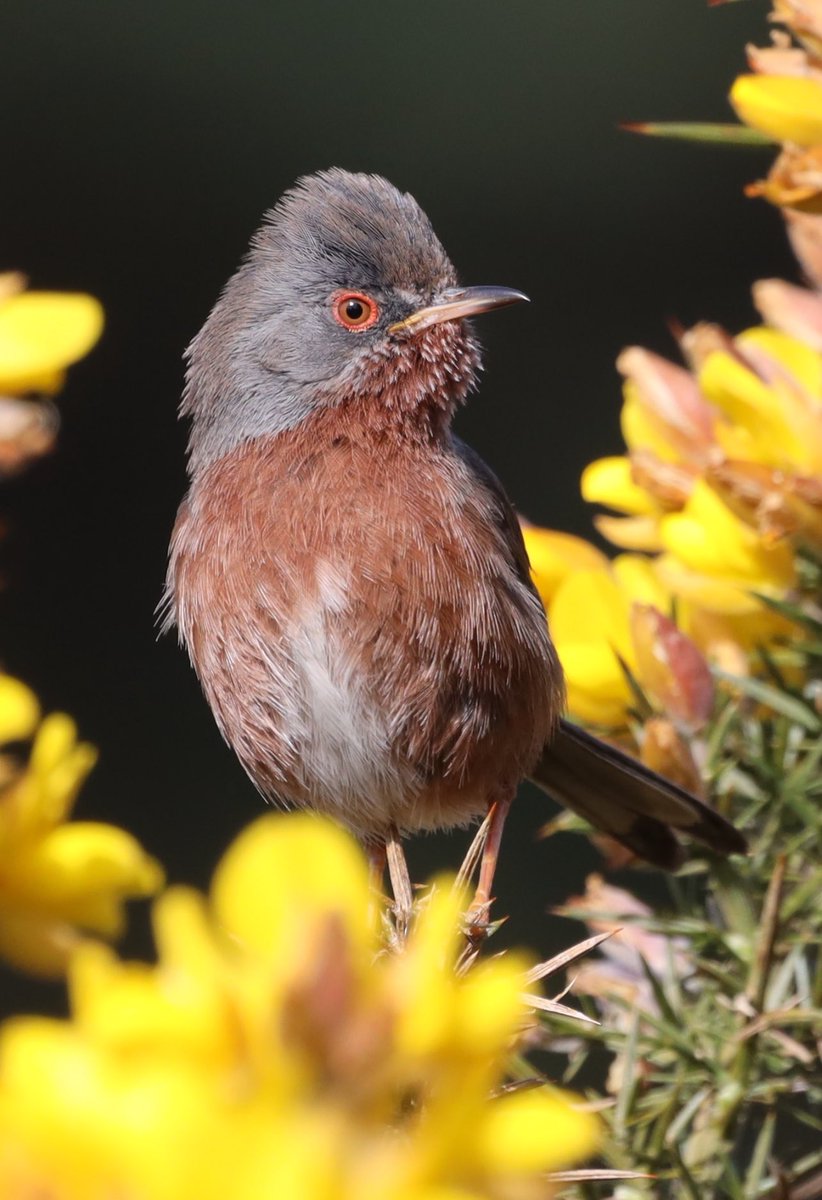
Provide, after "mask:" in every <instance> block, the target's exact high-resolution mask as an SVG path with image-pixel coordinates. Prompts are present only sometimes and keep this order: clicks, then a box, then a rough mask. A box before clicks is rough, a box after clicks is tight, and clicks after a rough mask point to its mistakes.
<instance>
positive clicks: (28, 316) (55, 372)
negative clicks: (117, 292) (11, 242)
mask: <svg viewBox="0 0 822 1200" xmlns="http://www.w3.org/2000/svg"><path fill="white" fill-rule="evenodd" d="M24 287H25V280H24V279H23V277H22V276H20V275H18V274H17V273H16V272H6V273H5V274H0V396H22V395H25V394H26V393H27V392H41V393H43V392H44V393H47V394H52V393H54V392H57V391H59V390H60V388H61V387H62V385H63V381H64V378H65V371H66V368H67V367H70V366H71V365H72V363H75V362H77V361H78V359H81V358H82V357H83V356H84V355H86V354H88V352H89V350H90V349H91V348H92V346H93V345H94V343H95V342H96V341H97V339H98V338H99V337H100V334H101V332H102V329H103V309H102V306H101V305H100V303H99V301H98V300H95V299H94V297H93V296H88V295H85V294H84V293H82V292H65V293H64V292H35V291H25V290H24Z"/></svg>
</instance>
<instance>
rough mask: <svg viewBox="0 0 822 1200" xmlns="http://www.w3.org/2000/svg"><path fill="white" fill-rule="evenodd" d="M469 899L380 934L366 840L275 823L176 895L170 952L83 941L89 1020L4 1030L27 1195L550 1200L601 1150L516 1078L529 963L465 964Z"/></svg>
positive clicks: (2, 1085)
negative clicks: (514, 1055)
mask: <svg viewBox="0 0 822 1200" xmlns="http://www.w3.org/2000/svg"><path fill="white" fill-rule="evenodd" d="M461 903H462V900H461V897H460V896H459V895H457V894H455V892H454V890H453V888H452V887H451V886H450V883H448V882H447V881H440V882H438V883H437V884H435V885H434V887H433V888H432V890H431V893H430V894H429V896H428V897H427V900H426V901H425V902H424V903H423V904H421V905H420V911H419V914H418V917H417V919H416V923H415V925H414V927H413V928H412V931H411V934H410V937H409V941H408V943H407V946H406V948H405V950H404V951H403V952H399V953H388V952H386V951H385V950H382V949H381V942H380V932H379V929H378V928H377V922H376V920H375V918H374V915H373V913H372V908H373V898H372V897H371V896H370V894H369V884H368V871H367V866H366V862H365V859H364V856H363V854H362V852H361V850H360V849H359V848H358V847H357V846H356V844H355V843H354V842H353V840H352V839H351V838H350V837H349V836H348V835H347V834H345V833H344V832H342V831H341V830H340V829H338V828H337V827H335V826H332V825H331V824H330V823H327V822H325V821H324V820H321V819H319V818H317V817H313V816H310V815H306V814H300V815H289V816H273V815H272V816H266V817H263V818H262V819H260V820H258V821H257V822H256V823H255V824H253V825H252V826H251V827H250V828H249V829H247V830H246V831H245V833H243V834H242V835H241V836H240V837H239V838H238V840H237V841H236V842H235V844H234V845H233V846H232V847H231V848H230V849H229V850H228V852H227V854H226V856H225V857H224V859H223V862H222V863H221V864H220V866H219V868H218V870H217V873H216V876H215V879H214V883H213V886H212V890H211V898H210V902H208V903H206V901H205V900H204V899H203V898H202V897H200V896H199V895H198V894H197V893H195V892H192V891H189V890H187V889H182V888H176V889H172V890H171V891H169V892H167V893H165V894H164V895H163V896H162V897H161V899H160V900H159V901H158V902H157V904H156V907H155V931H156V939H157V947H158V957H159V961H158V964H157V965H156V966H143V965H136V964H127V963H123V962H121V961H119V960H118V959H117V958H116V957H115V956H114V955H113V954H112V953H111V952H110V951H109V950H107V949H106V948H104V947H102V946H100V945H99V944H91V943H89V944H86V945H85V946H82V947H80V948H79V950H78V951H77V953H76V956H75V958H74V962H73V967H72V971H71V996H72V1018H71V1019H70V1020H69V1021H65V1022H63V1021H47V1020H43V1019H34V1018H32V1019H27V1020H26V1019H21V1018H18V1019H16V1020H15V1021H13V1022H10V1023H8V1024H7V1025H6V1026H5V1028H4V1029H3V1031H2V1034H1V1035H0V1194H2V1195H3V1196H4V1197H5V1196H7V1197H9V1198H10V1200H17V1198H20V1200H22V1197H29V1196H34V1195H38V1196H44V1197H46V1196H47V1197H48V1198H49V1200H115V1198H117V1200H120V1198H121V1197H122V1198H127V1200H191V1198H192V1197H196V1198H197V1200H225V1198H226V1197H227V1196H231V1197H232V1200H260V1197H263V1196H265V1197H269V1196H276V1197H278V1200H291V1198H293V1200H312V1198H315V1197H316V1198H317V1200H337V1198H340V1200H446V1198H451V1200H457V1198H462V1200H468V1198H469V1197H474V1198H477V1200H478V1198H481V1197H490V1198H492V1200H497V1198H499V1200H509V1198H510V1200H521V1198H525V1200H528V1198H530V1197H534V1200H537V1198H541V1197H544V1196H547V1195H550V1191H551V1187H550V1183H549V1182H548V1181H547V1180H546V1177H545V1172H547V1171H550V1170H552V1169H556V1168H560V1167H564V1166H567V1165H569V1164H571V1163H573V1162H575V1161H577V1160H579V1159H580V1158H581V1157H584V1156H585V1155H587V1154H590V1153H591V1152H592V1150H593V1149H594V1148H595V1143H596V1139H597V1126H596V1123H595V1120H594V1118H593V1117H591V1116H590V1115H588V1114H587V1113H585V1112H584V1111H581V1110H580V1109H579V1108H577V1107H575V1106H574V1105H573V1103H572V1102H571V1101H569V1099H568V1098H567V1097H565V1096H564V1095H562V1094H559V1093H556V1092H554V1091H553V1090H550V1089H539V1090H536V1091H525V1092H514V1093H512V1094H496V1092H497V1089H499V1086H500V1084H501V1083H503V1081H504V1078H505V1071H506V1062H507V1059H508V1056H509V1054H510V1052H511V1050H512V1048H513V1047H514V1046H515V1044H516V1042H517V1039H518V1037H519V1036H520V1034H521V1032H522V1030H523V1028H524V1026H525V1024H526V1019H527V1010H526V1008H525V1006H524V1002H523V1000H522V998H521V995H520V993H521V992H522V990H523V985H524V980H525V964H524V962H523V961H522V960H520V959H519V958H518V957H517V956H516V955H508V954H506V955H504V956H502V957H500V958H495V959H491V960H487V961H482V962H480V963H479V964H478V965H475V966H474V967H473V968H472V969H471V970H470V971H469V972H468V973H467V974H458V973H457V971H456V969H455V968H456V964H457V959H458V954H459V950H460V934H459V917H460V910H461Z"/></svg>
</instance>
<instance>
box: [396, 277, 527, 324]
mask: <svg viewBox="0 0 822 1200" xmlns="http://www.w3.org/2000/svg"><path fill="white" fill-rule="evenodd" d="M527 299H528V297H527V296H526V295H525V293H524V292H518V291H516V290H515V289H514V288H506V287H466V288H464V287H455V288H449V289H448V290H447V291H446V292H442V293H441V295H440V297H439V299H438V300H437V302H436V304H429V305H428V307H427V308H419V309H417V311H416V312H413V313H411V316H410V317H406V318H405V320H404V321H397V322H396V323H395V324H394V325H389V327H388V332H389V333H420V332H422V330H423V329H428V328H429V327H430V326H431V325H441V324H442V322H443V321H459V320H460V319H461V318H462V317H476V316H477V315H478V314H479V313H484V312H490V311H491V309H492V308H504V307H505V306H506V304H518V303H519V302H520V300H527Z"/></svg>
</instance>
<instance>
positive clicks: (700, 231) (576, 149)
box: [0, 0, 795, 1002]
mask: <svg viewBox="0 0 822 1200" xmlns="http://www.w3.org/2000/svg"><path fill="white" fill-rule="evenodd" d="M766 11H767V6H766V5H765V3H764V2H762V0H751V2H750V3H740V4H730V5H728V6H727V7H721V8H718V9H713V10H710V9H708V8H707V7H706V5H705V3H704V2H703V0H505V3H501V2H500V0H415V2H414V3H411V4H408V3H406V4H403V5H399V4H391V3H378V2H376V0H360V3H340V2H339V0H337V2H334V3H332V2H330V0H325V2H319V3H316V2H315V3H301V4H298V3H293V4H290V5H285V4H283V3H278V2H277V0H269V2H266V3H263V2H260V0H233V2H232V3H230V4H229V3H219V2H216V0H164V2H163V3H133V2H131V3H129V2H126V0H105V3H101V2H100V0H71V2H70V3H66V0H38V3H36V4H33V3H30V2H28V0H16V2H14V0H12V2H9V0H7V2H6V3H5V4H4V5H3V14H2V16H1V17H0V44H2V46H3V51H4V53H3V56H2V67H0V114H2V116H0V121H2V142H1V146H2V184H1V185H0V268H20V269H22V270H24V271H26V272H27V273H28V274H29V276H30V278H31V280H32V283H33V285H34V286H36V287H41V288H58V289H67V290H74V289H77V290H87V291H90V292H93V293H94V294H95V295H97V296H99V297H100V298H101V300H102V301H103V303H104V305H105V307H106V311H107V316H108V324H107V329H106V333H105V336H104V339H103V341H102V343H101V344H100V346H99V347H98V348H97V349H96V350H95V352H94V353H93V354H92V356H91V357H90V358H89V359H88V360H87V361H86V362H84V363H82V364H81V365H80V366H78V367H77V368H75V369H74V370H73V371H72V373H71V377H70V382H69V386H68V388H67V389H66V391H65V393H64V395H63V396H62V398H61V400H60V407H61V409H62V412H63V414H64V423H63V430H62V434H61V439H60V447H59V452H58V453H57V454H56V455H55V456H53V457H52V458H51V459H49V460H48V461H46V462H43V463H42V464H40V465H38V466H37V467H36V468H35V469H34V470H32V471H30V472H29V474H28V475H27V476H26V477H24V478H22V479H21V480H19V481H15V482H14V483H13V484H11V485H10V486H8V487H6V489H5V490H4V494H3V497H2V501H0V504H1V505H2V510H3V513H4V514H5V518H6V520H7V522H8V524H9V526H10V531H9V533H8V535H7V537H6V539H5V543H4V546H3V548H2V568H3V573H4V575H5V579H6V583H7V587H6V590H5V592H4V593H3V594H2V596H0V614H1V615H2V642H1V643H0V645H1V646H2V655H3V659H4V661H5V665H6V667H7V669H8V670H10V671H12V672H13V673H15V674H18V675H20V676H21V677H22V678H24V679H25V680H27V681H28V682H30V683H31V684H32V685H33V686H34V687H35V688H36V690H37V691H38V692H39V694H40V695H41V697H42V698H43V701H44V703H45V705H46V707H47V708H64V709H66V710H67V711H69V712H71V713H72V714H74V715H75V716H76V718H77V719H78V721H79V724H80V728H81V730H82V733H83V735H84V736H85V737H87V738H89V739H91V740H92V741H94V742H95V743H96V744H97V745H99V746H100V747H101V751H102V754H101V761H100V765H99V767H98V768H97V770H96V771H95V772H94V775H93V777H92V779H91V781H90V782H89V784H88V786H87V787H86V789H85V790H84V793H83V796H82V798H81V801H80V805H79V813H80V814H82V815H84V816H87V817H95V818H102V819H108V820H112V821H115V822H118V823H122V824H124V825H126V826H128V828H129V829H131V830H133V831H134V832H135V833H136V834H137V835H138V836H139V837H140V838H141V840H142V841H143V842H144V843H145V845H146V846H147V847H149V848H150V849H151V850H152V851H153V852H154V853H155V854H157V855H158V856H159V857H160V858H161V859H162V860H163V861H164V862H165V863H166V864H167V866H168V868H169V872H170V875H171V877H172V878H173V879H175V880H177V879H182V880H188V881H192V882H195V883H198V884H200V885H202V884H205V883H206V881H207V879H208V876H209V874H210V871H211V869H212V867H213V865H214V863H215V861H216V859H217V858H218V856H219V853H220V851H221V850H222V848H223V847H224V846H225V844H226V843H227V841H228V840H229V838H230V837H231V835H232V834H233V833H234V832H235V831H237V830H238V829H239V828H240V827H241V826H242V825H243V824H244V823H245V822H246V821H248V820H249V819H250V818H252V817H253V816H255V815H257V814H258V813H259V812H260V811H261V803H260V801H259V798H258V797H257V795H256V793H255V792H254V791H253V789H252V788H251V785H250V784H249V783H247V782H246V780H245V777H244V776H243V775H242V773H241V771H240V769H239V768H238V767H237V765H236V764H235V762H234V760H233V758H232V756H231V754H230V753H229V752H228V751H227V750H226V749H225V748H224V747H223V745H222V744H221V742H220V740H219V737H218V735H217V733H216V730H215V728H214V726H213V724H212V720H211V717H210V715H209V713H208V711H207V709H206V707H205V704H204V702H203V701H202V699H201V697H200V694H199V690H198V687H197V684H196V682H195V680H194V677H193V675H192V673H191V672H190V669H189V667H188V665H187V662H186V661H185V659H184V657H183V655H182V653H181V652H179V651H178V649H177V648H176V646H175V645H174V642H173V641H172V640H171V639H168V638H167V639H165V640H163V641H162V642H160V643H157V642H156V640H155V632H154V626H153V615H152V614H153V609H154V606H155V604H156V603H157V600H158V598H159V596H160V592H161V588H162V581H163V575H164V566H165V552H166V545H167V541H168V535H169V531H170V528H171V525H172V522H173V519H174V513H175V510H176V506H177V503H178V501H179V499H180V497H181V495H182V493H183V490H184V487H185V479H184V470H183V447H184V438H185V434H184V430H183V429H182V428H181V427H180V426H178V424H177V422H176V415H175V410H176V405H177V399H178V395H179V392H180V387H181V380H182V369H181V354H182V351H183V348H184V347H185V345H186V343H187V342H188V340H189V339H190V338H191V337H192V335H193V334H194V333H195V332H196V330H197V329H198V327H199V325H200V324H201V323H202V321H203V319H204V317H205V316H206V313H207V312H208V309H209V307H210V305H211V304H212V302H213V300H214V298H215V296H216V293H217V291H218V289H219V288H220V286H221V285H222V283H223V282H224V280H225V279H226V277H227V276H228V275H229V273H230V272H231V271H232V270H233V269H234V267H235V265H236V263H237V261H238V259H239V257H240V255H241V254H242V253H243V251H244V248H245V246H246V243H247V240H248V237H249V235H250V233H251V232H252V230H253V229H254V227H255V226H256V224H257V223H258V221H259V217H260V214H261V213H262V211H263V210H264V209H265V208H266V207H268V206H270V205H271V204H272V203H273V202H274V201H275V200H276V198H277V196H278V195H279V194H280V192H281V191H282V190H283V189H284V188H286V187H287V186H288V185H289V184H290V183H291V182H292V181H293V180H294V178H295V177H296V176H298V175H300V174H301V173H303V172H307V171H312V170H315V169H318V168H320V167H325V166H329V165H332V164H337V165H340V166H344V167H347V168H350V169H361V170H370V171H378V172H381V173H383V174H385V175H387V176H388V177H389V178H390V179H391V180H393V181H394V182H395V183H396V184H398V185H399V186H401V187H402V188H405V189H408V190H410V191H412V192H413V193H414V194H415V195H416V196H417V198H418V199H419V201H420V202H421V203H422V205H423V207H424V208H425V209H426V210H427V211H428V213H429V215H430V216H431V218H432V220H433V222H434V225H435V227H436V229H437V231H438V233H439V235H440V237H441V238H442V240H443V242H444V244H445V246H446V247H447V248H448V250H449V252H450V253H451V255H452V257H453V259H454V260H455V262H456V263H457V266H458V268H459V270H460V272H461V274H462V278H463V279H464V281H466V282H470V283H499V284H508V285H512V286H516V287H519V288H522V289H524V290H525V291H526V292H528V294H529V295H530V296H531V297H532V300H533V303H532V304H531V305H530V306H528V307H523V308H518V309H516V310H512V311H510V312H505V313H502V314H499V315H497V316H494V317H491V318H486V319H483V321H482V324H481V333H482V336H483V338H484V341H485V344H486V346H487V368H488V370H487V374H486V376H485V379H484V382H483V386H482V390H481V393H480V394H479V396H476V397H474V398H473V400H472V402H471V404H470V406H469V408H468V409H467V410H466V411H465V412H464V413H462V414H461V416H460V418H459V430H460V432H461V434H462V435H463V436H464V437H466V438H467V439H468V440H469V441H470V442H472V443H473V444H474V445H475V446H476V447H477V448H478V449H479V450H480V451H481V453H482V454H483V455H484V457H485V458H486V459H488V461H489V462H490V463H491V464H492V465H493V467H494V468H495V469H496V471H497V472H498V473H499V474H500V475H501V476H502V478H503V479H504V480H505V482H506V484H507V485H508V488H509V490H510V491H511V493H512V495H513V497H514V499H515V500H516V502H517V504H518V505H519V507H520V508H521V509H522V510H523V511H524V512H526V513H527V514H528V515H529V516H530V517H531V518H532V519H534V520H536V521H538V522H540V523H543V524H549V525H554V526H557V527H563V528H567V529H574V530H576V531H578V532H582V533H588V532H589V531H590V526H589V520H590V518H589V514H588V513H587V512H586V510H585V508H584V506H583V504H582V502H581V501H580V499H579V497H578V477H579V473H580V470H581V469H582V467H583V466H584V465H585V463H586V462H587V461H589V460H590V459H592V458H594V457H596V456H598V455H600V454H602V453H604V452H609V451H616V450H618V448H619V445H620V441H619V436H618V411H619V402H620V393H619V383H618V380H617V377H616V375H615V372H614V369H613V360H614V358H615V356H616V354H617V352H618V351H619V349H620V347H621V346H622V345H624V344H625V343H627V342H642V343H644V344H646V345H649V346H652V347H654V348H656V349H660V350H665V351H669V350H671V349H672V347H671V346H670V343H669V339H668V335H667V333H666V326H665V322H666V319H667V318H669V317H673V316H675V317H678V318H679V319H680V320H682V321H684V322H686V323H688V322H693V321H695V320H697V319H700V318H710V319H715V320H720V321H723V322H725V323H726V324H728V325H729V326H731V327H733V328H739V327H740V326H743V325H744V324H746V323H749V322H750V321H751V320H752V318H753V313H752V310H751V307H750V301H749V285H750V283H751V282H752V281H753V280H754V279H755V278H758V277H761V276H768V275H773V274H782V275H787V276H788V277H792V276H794V275H795V268H794V267H793V265H792V262H791V259H790V257H789V254H788V251H787V248H786V245H785V241H784V237H783V234H782V230H781V226H780V223H779V220H778V217H777V216H776V214H775V213H774V212H773V210H770V209H768V208H767V207H766V206H765V205H764V204H761V203H758V202H753V201H749V200H746V199H745V198H744V197H743V195H742V187H743V184H744V183H745V182H746V181H747V180H749V179H751V178H754V177H756V176H757V175H758V174H760V173H761V172H762V171H763V170H764V167H765V163H766V162H767V155H766V156H765V157H764V158H763V156H762V155H761V153H759V152H750V151H747V152H742V151H739V150H732V149H724V150H717V149H706V148H704V147H702V148H700V147H694V146H689V145H683V144H670V143H659V142H652V141H649V140H645V139H640V138H637V137H633V136H630V135H627V134H625V133H621V132H619V130H618V129H617V123H618V122H619V121H620V120H623V119H640V118H655V119H703V120H728V119H730V112H729V109H728V106H727V102H726V99H725V96H726V93H727V91H728V88H729V86H730V83H731V80H732V79H733V77H734V75H735V74H736V73H738V72H739V71H741V70H744V45H745V43H746V41H749V40H758V41H759V42H760V43H761V42H763V41H765V40H766V38H767V27H766V23H765V14H766ZM548 813H549V809H548V807H547V806H546V804H545V802H544V801H542V800H539V799H538V798H537V797H536V796H535V795H526V794H524V795H523V798H522V800H521V802H520V804H519V805H518V806H517V807H516V808H515V812H514V816H513V818H512V821H511V830H510V835H509V838H508V842H507V849H506V852H505V854H504V859H503V869H502V873H501V881H500V887H499V894H500V896H501V910H502V911H508V912H511V914H512V917H513V919H512V921H511V922H510V923H509V928H510V930H511V935H510V936H511V937H513V938H514V939H516V940H522V939H523V938H527V939H530V940H531V941H536V942H540V943H545V942H546V941H550V940H553V941H557V940H559V941H560V942H565V943H567V941H568V940H569V937H570V934H571V927H570V926H567V925H561V924H559V923H558V925H557V927H556V928H554V929H549V927H548V926H547V925H546V922H545V918H544V916H543V914H544V910H545V908H546V906H547V905H550V904H554V903H557V902H559V901H560V900H561V899H562V898H563V897H564V896H565V895H567V894H568V893H569V892H570V891H573V890H575V889H578V888H580V887H581V885H582V882H583V878H584V874H585V871H586V870H587V869H590V867H591V866H592V865H593V864H595V863H596V859H595V857H594V855H593V853H592V852H589V851H588V849H587V847H586V846H585V845H584V843H583V842H582V841H581V840H577V841H574V842H571V841H570V840H569V839H568V838H567V837H566V838H564V840H563V842H562V843H560V842H559V841H556V840H555V841H552V842H549V843H544V842H543V843H538V842H536V841H535V840H534V838H533V833H534V830H535V829H536V827H537V826H538V825H539V824H540V822H541V821H542V820H544V819H545V818H546V816H547V815H548ZM464 842H465V835H464V834H462V835H458V836H457V837H456V838H455V839H452V840H448V839H422V840H420V841H418V842H417V843H416V844H415V845H414V846H413V847H412V852H411V860H412V867H413V871H414V873H415V874H416V875H417V876H418V877H423V876H424V875H425V873H426V872H427V871H428V870H429V869H430V868H431V867H432V866H433V865H435V864H437V865H438V864H441V863H442V862H452V863H455V862H456V861H457V859H458V857H459V854H460V851H461V849H462V847H463V844H464ZM4 986H5V985H4ZM10 986H11V984H9V985H8V987H10ZM6 995H7V997H8V996H9V995H10V993H9V991H8V988H7V990H6ZM38 1002H39V1001H38Z"/></svg>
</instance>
